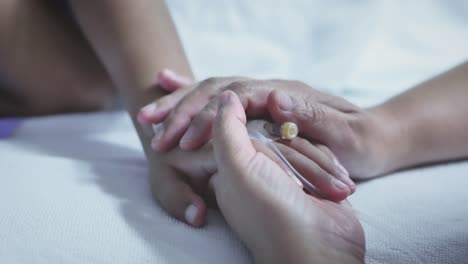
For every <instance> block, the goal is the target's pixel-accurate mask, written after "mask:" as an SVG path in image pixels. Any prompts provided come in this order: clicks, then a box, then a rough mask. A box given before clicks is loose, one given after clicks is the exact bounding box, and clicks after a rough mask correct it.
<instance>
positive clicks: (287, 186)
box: [211, 91, 365, 263]
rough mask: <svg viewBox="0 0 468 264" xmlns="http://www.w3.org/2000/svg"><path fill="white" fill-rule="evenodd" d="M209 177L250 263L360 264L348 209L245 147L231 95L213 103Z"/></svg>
mask: <svg viewBox="0 0 468 264" xmlns="http://www.w3.org/2000/svg"><path fill="white" fill-rule="evenodd" d="M216 101H217V104H218V105H219V108H218V112H217V114H216V117H215V121H214V124H213V145H214V152H215V157H216V163H217V166H218V168H219V171H218V172H217V173H216V174H215V175H214V176H213V178H212V179H211V186H212V187H213V189H214V191H215V195H216V200H217V201H218V204H219V207H220V210H221V212H222V213H223V215H224V216H225V218H226V220H227V222H228V223H229V225H230V226H231V227H232V228H233V229H234V231H236V233H237V234H238V235H239V237H240V238H241V239H242V240H243V241H244V242H245V244H246V245H247V247H248V248H249V249H250V250H251V251H252V254H253V256H254V259H255V262H256V263H364V248H365V246H364V233H363V230H362V227H361V225H360V224H359V221H358V220H357V219H356V218H355V216H354V215H353V212H352V209H351V208H350V207H349V206H348V205H345V204H344V203H343V204H337V203H333V202H330V201H327V200H320V199H317V198H315V197H313V196H310V195H307V194H306V193H304V192H303V191H302V190H301V189H300V188H298V186H297V185H296V184H294V182H293V181H291V180H289V179H288V176H287V175H286V174H285V173H284V172H283V170H281V168H279V167H278V165H277V164H276V163H275V162H274V161H272V160H271V159H269V158H268V157H267V156H265V155H264V154H263V153H262V152H261V151H258V150H257V149H256V148H255V147H254V145H253V144H252V143H251V141H250V139H249V138H248V135H247V130H246V127H245V122H246V116H245V113H244V109H243V107H242V105H241V103H240V101H239V99H238V97H237V96H236V95H235V94H234V93H233V92H231V91H227V92H224V93H222V94H221V95H220V96H219V97H217V99H216Z"/></svg>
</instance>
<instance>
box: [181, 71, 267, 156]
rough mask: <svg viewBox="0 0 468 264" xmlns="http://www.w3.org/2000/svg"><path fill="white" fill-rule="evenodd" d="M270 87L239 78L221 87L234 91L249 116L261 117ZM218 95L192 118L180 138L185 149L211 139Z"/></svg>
mask: <svg viewBox="0 0 468 264" xmlns="http://www.w3.org/2000/svg"><path fill="white" fill-rule="evenodd" d="M271 89H272V87H270V86H268V85H266V84H265V82H261V81H254V80H243V79H239V80H237V81H234V82H232V83H230V84H229V85H227V86H226V87H225V88H223V89H222V90H223V91H228V90H229V91H232V92H234V93H236V95H237V96H238V97H239V100H240V102H241V104H242V106H243V108H244V109H245V111H246V114H247V115H248V116H249V117H262V116H265V114H266V108H265V105H266V101H267V98H268V94H269V92H270V90H271ZM217 98H218V97H215V98H214V99H211V100H210V102H209V103H208V104H207V105H206V106H205V107H204V108H203V109H202V110H201V111H200V112H199V113H198V114H196V116H195V117H194V118H193V121H192V122H191V124H190V126H189V128H188V129H187V131H186V132H185V133H184V136H183V137H182V138H181V140H180V147H181V148H182V149H185V150H192V149H196V148H198V147H200V146H202V145H203V144H205V143H206V142H207V141H208V140H210V139H211V129H212V126H213V120H214V118H215V116H216V113H217V106H218V101H217V100H216V99H217Z"/></svg>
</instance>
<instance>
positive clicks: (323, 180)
mask: <svg viewBox="0 0 468 264" xmlns="http://www.w3.org/2000/svg"><path fill="white" fill-rule="evenodd" d="M174 76H176V75H175V73H172V72H170V71H164V72H162V73H160V74H159V79H160V83H161V84H162V86H163V87H165V85H166V86H170V87H171V88H170V89H168V88H167V87H166V89H167V90H169V91H174V93H172V94H170V95H168V96H165V97H163V98H161V99H159V100H158V101H156V103H153V104H150V105H149V106H147V107H145V108H144V109H142V111H140V114H139V120H140V122H142V123H145V124H146V123H151V122H154V121H158V120H159V121H158V122H160V121H163V120H164V119H158V118H159V117H162V116H164V118H166V117H167V119H168V120H166V121H164V123H163V124H162V123H161V124H159V125H158V127H159V128H161V127H165V126H172V125H174V124H175V123H177V124H180V122H183V119H180V118H179V117H177V116H180V115H181V114H183V113H184V112H183V110H180V109H184V106H182V101H180V102H179V101H177V100H182V99H181V98H183V99H184V100H185V99H187V100H200V102H201V103H200V105H199V108H200V107H202V106H203V104H204V102H205V101H206V100H208V99H207V98H210V99H209V101H208V103H206V105H208V106H207V107H205V109H207V108H209V107H210V106H214V107H213V111H216V105H217V101H216V100H215V98H216V97H215V95H216V94H217V93H219V91H218V90H216V89H217V88H218V87H217V86H216V85H221V83H222V82H224V81H225V82H227V83H229V82H231V81H232V80H240V78H225V79H223V80H222V81H216V79H213V80H212V82H213V86H210V87H206V86H202V84H200V87H198V86H195V85H187V83H188V81H187V82H181V81H174V79H175V78H174ZM178 78H179V79H180V77H178ZM243 80H247V79H243ZM168 83H169V84H170V85H168ZM202 83H203V82H202ZM177 85H179V86H178V87H177ZM228 87H230V86H228ZM197 88H200V90H201V91H198V90H197ZM210 89H213V90H212V91H210V92H208V91H207V90H210ZM204 91H205V92H206V95H205V96H203V95H202V93H203V92H204ZM265 91H267V90H265ZM238 93H240V94H242V93H241V92H240V91H238ZM181 94H183V96H182V95H181ZM192 94H193V96H196V98H198V99H196V98H195V99H194V98H190V96H191V95H192ZM267 95H268V93H265V94H264V95H263V96H267ZM254 99H259V98H258V97H255V98H254ZM189 103H190V102H189ZM154 105H157V106H158V107H153V106H154ZM192 105H195V101H193V102H192ZM251 105H252V104H251ZM259 106H260V104H259ZM171 107H176V109H179V110H177V112H178V113H181V114H176V113H174V112H172V113H171V114H169V112H170V110H171ZM161 109H166V110H161ZM259 110H260V108H259ZM205 113H207V111H202V112H201V113H199V114H198V115H197V116H195V117H194V120H195V121H194V122H196V120H198V119H199V116H203V115H204V114H205ZM212 113H213V112H212ZM189 119H191V118H189ZM171 120H172V121H171ZM206 121H212V118H211V119H207V120H206ZM174 122H175V123H174ZM204 124H207V126H205V128H204V129H203V133H201V134H200V135H201V136H202V137H203V138H202V139H199V141H198V142H201V143H203V144H205V143H206V141H207V140H209V139H210V138H211V123H209V122H208V123H204ZM188 125H190V123H188V124H186V125H184V126H188ZM194 126H195V127H196V126H197V123H195V124H192V125H191V127H194ZM167 130H171V129H166V131H167ZM160 132H161V131H159V134H161V133H160ZM181 132H183V131H181ZM164 134H165V135H164V136H163V137H166V138H167V137H169V138H176V137H174V135H173V134H171V132H164ZM200 145H201V144H198V145H197V147H199V146H200ZM276 146H277V148H278V149H279V150H280V151H281V152H282V153H283V155H284V156H285V157H286V158H287V159H288V160H289V161H290V163H291V164H292V165H293V166H294V167H295V168H296V169H297V170H298V171H299V173H301V174H302V175H304V176H305V177H306V178H307V179H308V180H309V181H310V182H311V183H312V184H313V185H314V186H316V187H317V188H318V189H319V190H320V192H321V195H322V196H323V197H325V198H327V199H330V200H333V201H341V200H343V199H345V198H346V197H347V196H348V195H350V194H352V193H353V192H354V191H355V189H356V186H355V184H354V183H353V182H352V181H351V180H350V178H349V174H348V172H347V171H346V169H344V168H343V166H341V164H340V163H339V162H338V159H337V158H336V156H335V155H334V154H333V153H332V152H331V151H330V150H329V149H328V147H326V146H325V145H322V144H318V143H311V142H309V141H307V140H304V139H302V138H296V139H294V140H292V141H284V142H281V144H276ZM156 148H157V146H156ZM181 148H182V144H181ZM191 149H192V150H193V149H194V148H191Z"/></svg>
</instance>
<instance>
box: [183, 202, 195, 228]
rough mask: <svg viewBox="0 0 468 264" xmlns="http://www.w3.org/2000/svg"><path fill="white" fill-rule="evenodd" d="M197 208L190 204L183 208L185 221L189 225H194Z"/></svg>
mask: <svg viewBox="0 0 468 264" xmlns="http://www.w3.org/2000/svg"><path fill="white" fill-rule="evenodd" d="M197 214H198V208H197V207H196V206H195V205H193V204H191V205H189V206H187V208H186V209H185V221H187V223H190V224H191V225H195V220H196V219H197Z"/></svg>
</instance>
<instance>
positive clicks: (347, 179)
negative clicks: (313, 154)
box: [315, 144, 356, 194]
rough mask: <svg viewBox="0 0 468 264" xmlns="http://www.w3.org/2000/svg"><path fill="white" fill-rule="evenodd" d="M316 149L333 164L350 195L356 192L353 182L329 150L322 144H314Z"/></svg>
mask: <svg viewBox="0 0 468 264" xmlns="http://www.w3.org/2000/svg"><path fill="white" fill-rule="evenodd" d="M315 146H316V147H317V148H319V149H320V150H321V151H322V152H323V153H324V154H325V155H327V156H328V157H329V158H330V159H331V160H332V161H333V163H334V164H335V168H336V169H337V170H338V171H339V174H340V175H341V178H340V180H341V181H342V182H343V183H344V184H346V185H348V187H349V189H350V190H351V194H353V193H354V192H355V191H356V184H355V183H354V181H353V180H352V179H351V177H350V176H349V172H348V170H347V169H345V167H344V166H343V165H341V162H340V161H339V160H338V158H337V157H336V156H335V154H333V152H331V150H330V149H329V148H328V147H327V146H325V145H322V144H316V145H315Z"/></svg>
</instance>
